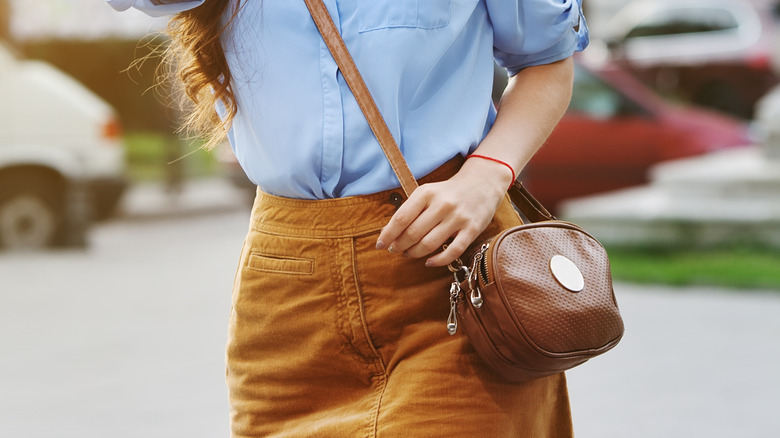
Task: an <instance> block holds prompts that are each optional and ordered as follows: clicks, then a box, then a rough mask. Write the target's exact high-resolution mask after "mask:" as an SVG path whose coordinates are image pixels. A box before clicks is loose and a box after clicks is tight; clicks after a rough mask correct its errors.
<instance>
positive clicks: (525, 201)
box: [304, 0, 555, 222]
mask: <svg viewBox="0 0 780 438" xmlns="http://www.w3.org/2000/svg"><path fill="white" fill-rule="evenodd" d="M304 2H306V7H307V8H308V9H309V12H310V13H311V16H312V18H313V19H314V23H315V24H316V25H317V29H319V31H320V34H321V35H322V39H323V40H324V41H325V45H326V46H327V47H328V50H329V51H330V53H331V55H333V59H334V60H335V61H336V64H337V65H338V67H339V70H341V74H342V76H344V80H345V81H346V82H347V85H348V86H349V89H350V90H352V94H354V96H355V99H356V100H357V103H358V106H359V107H360V110H361V111H363V115H364V116H365V117H366V120H367V121H368V125H369V126H370V127H371V131H373V132H374V135H375V136H376V139H377V141H379V145H380V146H382V151H383V152H384V153H385V156H386V157H387V160H388V161H389V162H390V166H391V167H392V168H393V172H395V175H396V177H398V181H399V182H400V183H401V188H402V189H403V191H404V193H406V196H407V198H408V197H409V196H410V195H411V194H412V192H414V190H415V189H416V188H417V187H418V184H417V181H416V180H415V179H414V175H413V174H412V171H411V170H409V166H408V165H407V164H406V160H405V159H404V156H403V154H402V153H401V150H400V149H399V148H398V144H396V142H395V139H394V138H393V134H392V133H391V132H390V129H388V127H387V124H386V123H385V120H384V118H383V117H382V114H381V113H380V112H379V108H377V106H376V102H375V101H374V99H373V97H371V92H370V91H368V87H367V86H366V83H365V82H364V81H363V77H362V76H361V75H360V71H358V68H357V66H356V65H355V61H354V60H353V59H352V55H350V54H349V50H348V49H347V46H346V44H344V40H343V39H342V38H341V34H340V33H339V31H338V29H337V28H336V24H335V23H334V22H333V18H331V16H330V13H329V12H328V8H327V7H326V6H325V4H324V3H323V2H322V0H304ZM509 196H510V199H511V200H512V202H513V203H514V204H515V205H516V206H517V208H518V209H520V211H521V212H522V213H523V214H524V215H525V217H526V218H528V220H530V221H531V222H540V221H545V220H554V219H555V216H553V215H552V214H550V212H549V211H547V209H546V208H544V206H542V204H541V203H540V202H539V201H537V200H536V198H534V197H533V195H531V193H529V192H528V190H526V188H525V187H523V184H522V183H521V182H519V181H515V182H514V183H513V184H512V187H511V188H510V189H509Z"/></svg>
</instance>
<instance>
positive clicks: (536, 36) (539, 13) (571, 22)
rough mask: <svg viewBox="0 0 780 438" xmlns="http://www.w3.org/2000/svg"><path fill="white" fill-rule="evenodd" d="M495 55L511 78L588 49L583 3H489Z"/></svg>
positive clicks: (505, 0) (495, 0)
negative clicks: (526, 69)
mask: <svg viewBox="0 0 780 438" xmlns="http://www.w3.org/2000/svg"><path fill="white" fill-rule="evenodd" d="M486 2H487V8H488V14H489V16H490V21H491V22H492V24H493V35H494V37H493V54H494V56H495V58H496V62H497V63H498V64H499V65H500V66H502V67H504V68H506V69H507V71H508V72H509V74H510V75H514V74H517V73H518V72H519V71H520V70H522V69H524V68H526V67H530V66H534V65H541V64H549V63H552V62H555V61H560V60H562V59H566V58H568V57H570V56H571V55H572V54H574V52H575V51H580V50H583V49H584V48H585V47H586V46H587V45H588V41H589V40H588V38H589V37H588V25H587V23H586V22H585V18H584V17H583V15H582V6H581V4H580V2H581V0H486Z"/></svg>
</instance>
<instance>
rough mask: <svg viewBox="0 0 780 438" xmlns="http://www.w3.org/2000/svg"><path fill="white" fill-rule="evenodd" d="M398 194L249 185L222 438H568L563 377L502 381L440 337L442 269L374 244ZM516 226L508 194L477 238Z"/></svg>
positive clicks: (445, 173)
mask: <svg viewBox="0 0 780 438" xmlns="http://www.w3.org/2000/svg"><path fill="white" fill-rule="evenodd" d="M459 165H460V163H459V162H457V161H452V162H449V163H447V164H445V165H444V166H443V167H441V168H439V169H438V170H436V171H435V172H433V173H432V174H431V175H428V176H427V177H425V178H423V179H422V180H421V182H429V181H438V180H442V179H445V178H448V177H449V176H451V175H453V174H454V173H455V171H456V170H457V168H458V166H459ZM401 199H402V197H401V192H400V191H392V190H391V191H387V192H382V193H377V194H373V195H367V196H358V197H349V198H341V199H328V200H317V201H310V200H296V199H287V198H279V197H275V196H270V195H268V194H265V193H262V192H258V194H257V198H256V200H255V204H254V207H253V211H252V218H251V226H250V231H249V233H248V235H247V238H246V241H245V243H244V247H243V250H242V253H241V259H240V265H239V269H238V273H237V275H236V281H235V284H234V289H233V299H232V304H233V308H232V312H231V318H230V331H229V339H228V346H227V383H228V388H229V392H230V405H231V428H232V434H233V435H232V436H233V437H235V438H239V437H241V438H243V437H286V438H292V437H338V438H344V437H349V438H351V437H382V438H384V437H425V438H430V437H448V438H452V437H501V438H503V437H529V438H530V437H533V438H543V437H571V436H572V425H571V413H570V409H569V399H568V393H567V389H566V380H565V377H564V375H563V374H560V375H555V376H550V377H548V378H544V379H539V380H535V381H532V382H529V383H524V384H509V383H505V382H502V381H500V380H499V379H497V378H496V377H495V376H494V375H492V374H491V373H490V371H488V370H487V369H485V368H484V367H483V366H482V364H481V363H480V361H479V358H477V357H476V356H475V354H474V352H473V350H472V348H471V346H470V345H469V342H468V339H467V338H466V337H465V335H464V334H463V333H462V331H459V332H458V333H457V334H456V335H455V336H450V335H449V334H448V333H447V330H446V319H447V315H448V313H449V301H448V292H449V285H450V282H451V281H452V275H451V274H450V273H449V271H448V270H447V269H446V268H426V267H425V266H424V265H423V263H424V259H408V258H404V257H402V256H400V255H397V254H391V253H389V252H387V251H380V250H376V249H375V248H374V245H375V243H376V239H377V237H378V235H379V231H380V229H381V228H382V226H384V225H385V224H386V223H387V221H388V220H389V218H390V216H391V215H392V214H393V212H394V211H395V209H396V208H397V206H398V205H399V201H400V200H401ZM519 223H521V221H520V218H519V217H518V215H517V214H516V213H515V211H514V210H513V208H512V206H511V204H510V203H509V201H508V199H507V200H505V202H504V203H503V204H502V205H501V206H500V208H499V209H498V212H497V213H496V216H495V218H494V220H493V222H492V223H491V225H490V226H489V227H488V229H487V230H486V231H485V233H484V236H489V235H492V234H494V233H496V232H498V231H499V230H500V229H503V228H505V227H508V226H512V225H517V224H519Z"/></svg>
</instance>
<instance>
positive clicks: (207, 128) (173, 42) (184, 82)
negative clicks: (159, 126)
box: [163, 0, 242, 149]
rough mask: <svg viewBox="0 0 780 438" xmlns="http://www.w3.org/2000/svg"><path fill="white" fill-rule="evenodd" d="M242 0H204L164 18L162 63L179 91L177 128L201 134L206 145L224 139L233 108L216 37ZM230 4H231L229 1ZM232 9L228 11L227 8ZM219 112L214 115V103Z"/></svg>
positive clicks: (219, 34) (234, 109)
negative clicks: (165, 35) (181, 113)
mask: <svg viewBox="0 0 780 438" xmlns="http://www.w3.org/2000/svg"><path fill="white" fill-rule="evenodd" d="M241 2H242V0H206V1H205V2H204V3H203V4H202V5H200V6H198V7H196V8H194V9H191V10H188V11H184V12H181V13H178V14H176V15H174V16H173V17H172V18H171V20H170V21H169V22H168V30H167V33H168V35H169V37H170V43H169V44H168V46H167V48H166V49H165V53H164V63H163V65H166V66H167V67H168V70H167V72H168V74H167V75H166V76H168V77H170V76H172V77H173V79H174V84H175V86H176V87H178V88H180V89H181V91H182V93H180V94H181V96H182V102H181V103H182V107H183V109H184V118H183V120H182V126H181V128H180V130H181V131H183V132H186V133H188V134H191V135H197V136H202V137H204V138H205V139H206V143H205V145H204V147H205V148H207V149H210V148H213V147H214V146H216V145H217V144H219V143H220V142H221V141H222V140H224V138H225V136H226V133H227V130H228V129H229V128H230V124H231V122H232V121H233V118H234V117H235V115H236V112H237V111H238V106H237V104H236V97H235V94H234V93H233V87H232V85H231V79H232V76H231V74H230V68H229V67H228V63H227V59H226V58H225V51H224V49H223V46H222V41H221V39H220V37H221V36H222V34H223V33H224V32H225V31H226V30H227V29H228V28H229V27H230V25H231V23H232V22H233V20H234V19H235V18H236V16H237V14H238V12H239V10H240V8H241ZM231 5H232V6H231ZM231 7H232V11H230V12H228V8H231ZM218 104H219V105H221V106H222V107H223V108H224V113H223V114H221V117H220V115H218V114H217V111H216V108H217V105H218Z"/></svg>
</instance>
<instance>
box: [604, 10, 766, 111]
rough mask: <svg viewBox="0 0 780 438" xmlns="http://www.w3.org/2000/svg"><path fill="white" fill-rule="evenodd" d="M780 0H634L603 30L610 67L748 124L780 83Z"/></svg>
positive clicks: (668, 93)
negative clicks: (778, 46) (776, 48)
mask: <svg viewBox="0 0 780 438" xmlns="http://www.w3.org/2000/svg"><path fill="white" fill-rule="evenodd" d="M776 14H777V2H776V0H750V1H748V0H635V1H632V2H630V3H628V4H627V5H626V6H625V7H624V8H622V9H621V10H620V11H619V12H618V13H617V14H616V15H615V16H614V17H613V18H612V20H610V21H609V22H608V24H607V26H606V29H604V34H605V35H606V37H605V39H606V44H607V47H608V48H609V53H610V56H611V59H612V60H613V61H615V62H619V63H621V65H622V66H623V67H624V68H626V69H628V70H630V71H631V72H632V73H634V74H635V75H636V76H637V77H639V78H640V79H642V80H643V81H644V82H645V83H647V84H648V85H650V86H652V87H653V88H655V89H656V90H658V91H659V92H661V93H662V94H664V95H670V96H675V97H678V98H681V99H683V100H684V101H688V102H692V103H695V104H698V105H702V106H707V107H710V108H715V109H718V110H721V111H725V112H727V113H730V114H733V115H736V116H739V117H742V118H745V119H749V118H751V117H752V115H753V107H754V105H755V103H756V101H757V100H758V99H759V98H760V97H761V96H762V95H764V94H765V93H766V92H767V91H768V90H769V89H771V88H772V86H773V85H775V84H776V83H777V82H778V77H777V75H776V74H775V73H774V72H773V71H772V62H771V54H772V49H773V47H772V44H773V43H774V38H775V34H776V32H777V27H778V26H777V24H776V20H777V16H776Z"/></svg>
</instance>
